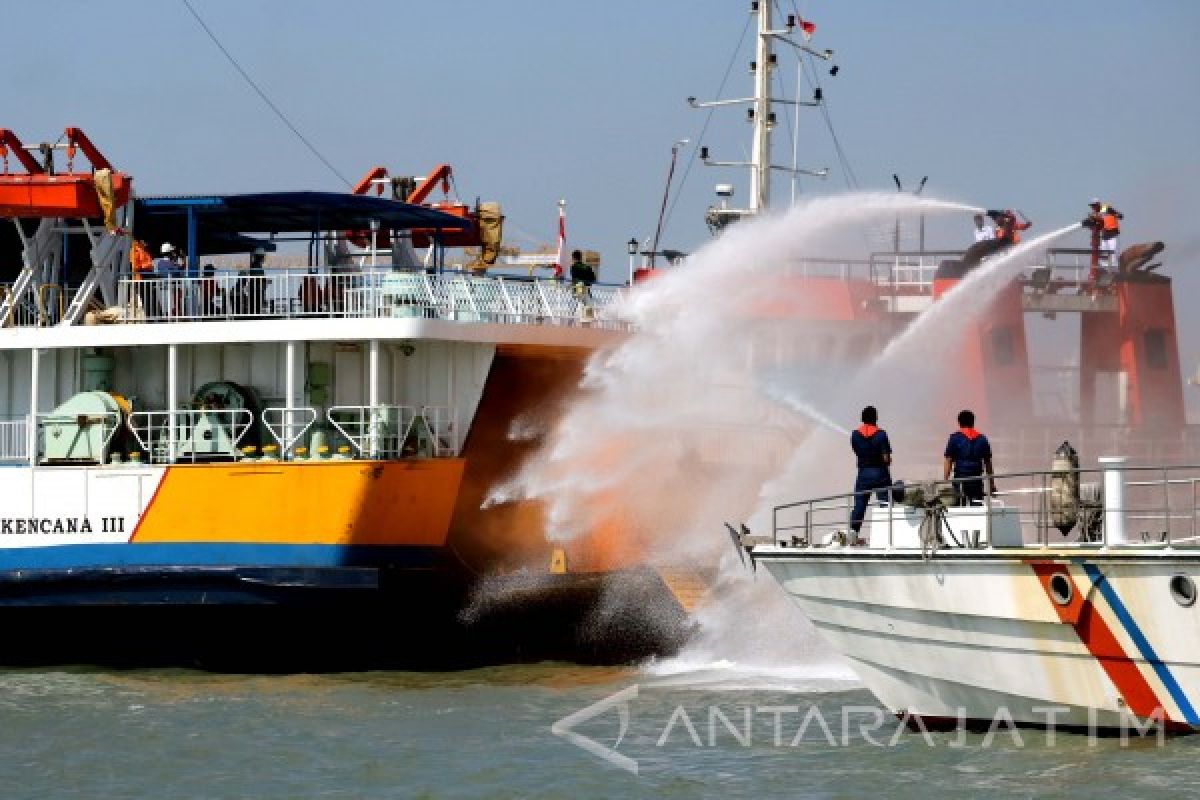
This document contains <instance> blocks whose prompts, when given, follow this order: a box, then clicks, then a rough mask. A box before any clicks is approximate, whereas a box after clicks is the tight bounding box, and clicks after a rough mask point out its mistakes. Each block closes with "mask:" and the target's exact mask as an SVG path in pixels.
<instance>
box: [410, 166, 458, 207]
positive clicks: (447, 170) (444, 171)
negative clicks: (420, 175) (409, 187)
mask: <svg viewBox="0 0 1200 800" xmlns="http://www.w3.org/2000/svg"><path fill="white" fill-rule="evenodd" d="M453 174H454V168H453V167H451V166H450V165H449V164H438V165H437V166H436V167H434V169H433V172H430V173H429V175H428V176H426V178H425V180H423V181H421V183H420V184H419V185H418V186H417V188H416V189H413V193H412V194H410V195H409V196H408V200H407V201H406V202H409V203H413V204H414V205H420V204H421V203H424V202H425V199H426V198H427V197H429V195H430V193H431V192H432V191H433V187H435V186H437V185H438V183H439V182H440V183H441V184H442V194H449V193H450V176H451V175H453Z"/></svg>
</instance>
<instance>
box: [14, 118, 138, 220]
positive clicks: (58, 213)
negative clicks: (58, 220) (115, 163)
mask: <svg viewBox="0 0 1200 800" xmlns="http://www.w3.org/2000/svg"><path fill="white" fill-rule="evenodd" d="M64 138H65V140H66V144H65V145H61V147H64V148H65V149H66V151H67V171H66V172H63V173H57V174H56V173H55V171H54V169H53V162H52V161H50V160H49V159H47V163H46V164H42V163H39V162H38V161H37V159H35V158H34V157H33V155H32V154H31V153H30V148H27V147H26V146H25V145H24V144H22V142H21V140H20V139H19V138H17V136H16V134H14V133H13V132H12V131H10V130H7V129H5V128H0V160H2V162H3V172H2V173H0V216H5V217H91V218H105V219H108V218H110V217H111V214H112V209H114V208H120V207H121V206H123V205H125V203H127V202H128V201H129V194H130V192H131V190H132V188H133V179H132V178H131V177H130V176H128V175H126V174H124V173H121V172H117V171H116V170H114V169H113V167H112V165H111V164H110V163H109V162H108V159H107V158H105V157H104V156H103V155H102V154H101V153H100V151H99V150H97V149H96V148H95V146H94V145H92V143H91V141H90V140H89V139H88V138H87V136H85V135H84V133H83V131H81V130H79V129H78V128H67V129H66V131H65V132H64ZM58 146H59V145H42V146H40V147H39V148H34V149H41V150H43V151H44V152H46V153H51V152H53V149H54V148H55V147H58ZM77 150H82V151H83V154H84V156H86V157H87V159H88V161H90V162H91V165H92V170H91V171H88V172H74V171H73V163H74V158H75V154H76V151H77ZM10 156H12V157H14V158H15V159H16V160H17V161H18V162H19V163H20V165H21V166H22V167H24V169H25V171H24V172H10V170H9V157H10Z"/></svg>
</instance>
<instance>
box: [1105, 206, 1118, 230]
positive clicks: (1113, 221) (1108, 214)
mask: <svg viewBox="0 0 1200 800" xmlns="http://www.w3.org/2000/svg"><path fill="white" fill-rule="evenodd" d="M1100 219H1101V221H1103V223H1104V230H1105V231H1119V230H1120V229H1121V223H1120V222H1119V221H1118V220H1117V215H1116V212H1114V211H1113V210H1112V209H1108V210H1107V211H1105V212H1104V214H1103V215H1102V216H1101V217H1100Z"/></svg>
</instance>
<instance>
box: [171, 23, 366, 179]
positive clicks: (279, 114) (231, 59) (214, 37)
mask: <svg viewBox="0 0 1200 800" xmlns="http://www.w3.org/2000/svg"><path fill="white" fill-rule="evenodd" d="M180 2H182V3H183V5H184V7H185V8H186V9H187V10H188V11H190V12H191V14H192V16H193V17H195V19H196V22H198V23H199V24H200V27H201V28H203V29H204V32H205V33H207V34H208V38H210V39H212V41H213V44H215V45H216V46H217V49H219V50H220V51H221V52H222V53H223V54H224V55H225V58H227V59H228V60H229V63H230V64H232V65H233V68H234V69H236V70H237V71H238V74H239V75H241V76H242V78H243V79H244V80H245V81H246V83H248V84H249V85H250V88H251V89H253V90H254V91H255V93H256V94H258V96H259V97H260V98H262V101H263V102H264V103H266V104H267V107H268V108H270V109H271V110H272V111H274V112H275V116H277V117H279V119H280V120H281V121H282V122H283V124H284V125H286V126H287V127H288V130H290V131H291V132H292V133H294V134H295V135H296V138H297V139H299V140H300V141H301V142H303V143H304V146H305V147H307V148H308V149H309V150H310V151H311V152H312V154H313V155H314V156H316V157H317V159H318V160H320V162H321V163H322V164H324V165H325V166H326V167H328V168H329V171H330V172H332V173H333V174H334V175H336V176H337V177H338V180H340V181H341V182H342V183H344V184H346V186H347V187H350V186H352V185H353V184H351V183H350V181H349V180H348V179H347V178H346V176H345V175H343V174H342V173H340V172H338V170H337V167H335V166H333V164H331V163H330V162H329V159H327V158H325V156H323V155H321V152H320V151H319V150H317V148H316V147H314V146H313V143H312V142H310V141H309V140H308V139H306V138H305V136H304V134H302V133H301V132H300V130H299V129H298V128H297V127H296V126H295V125H293V124H292V121H291V120H289V119H288V118H287V116H286V115H285V114H284V113H283V112H282V111H280V110H279V107H278V106H276V105H275V104H274V103H272V102H271V98H269V97H267V93H266V92H264V91H263V90H262V89H261V88H259V85H258V84H257V83H255V82H254V79H253V78H251V77H250V75H249V74H247V72H246V70H244V69H242V65H241V64H239V63H238V62H237V59H235V58H234V57H233V55H232V54H231V53H230V52H229V51H228V50H226V49H225V45H223V44H221V40H220V39H218V38H217V35H216V34H215V33H213V32H212V29H211V28H209V27H208V25H207V24H206V23H205V22H204V20H203V19H202V18H201V17H200V15H199V14H198V13H196V9H194V8H192V4H191V3H190V2H188V0H180Z"/></svg>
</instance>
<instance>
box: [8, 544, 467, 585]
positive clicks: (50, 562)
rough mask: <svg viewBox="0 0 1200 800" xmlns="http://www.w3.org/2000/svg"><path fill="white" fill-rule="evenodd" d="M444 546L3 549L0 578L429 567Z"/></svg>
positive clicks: (280, 545)
mask: <svg viewBox="0 0 1200 800" xmlns="http://www.w3.org/2000/svg"><path fill="white" fill-rule="evenodd" d="M442 555H443V551H442V550H440V549H439V548H435V547H424V546H373V545H316V544H253V543H249V544H242V543H224V542H219V543H208V542H203V543H161V544H160V543H147V544H124V543H118V544H71V545H58V546H55V547H13V548H6V549H3V550H0V581H2V580H3V575H4V573H9V572H12V571H15V570H64V569H71V570H76V569H90V568H105V567H171V568H178V567H189V566H196V567H228V566H237V567H351V566H391V567H400V568H406V569H429V568H433V567H435V566H437V565H438V563H439V561H440V560H441V557H442Z"/></svg>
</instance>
